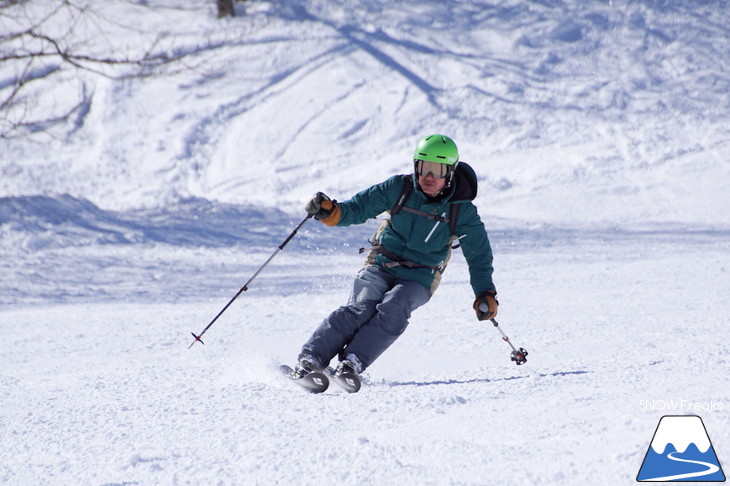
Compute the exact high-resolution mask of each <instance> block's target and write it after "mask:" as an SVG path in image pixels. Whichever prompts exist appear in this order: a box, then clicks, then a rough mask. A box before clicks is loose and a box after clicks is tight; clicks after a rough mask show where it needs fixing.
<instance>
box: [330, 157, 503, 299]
mask: <svg viewBox="0 0 730 486" xmlns="http://www.w3.org/2000/svg"><path fill="white" fill-rule="evenodd" d="M410 179H412V183H413V184H414V186H415V187H414V188H413V191H412V192H411V194H410V197H409V198H408V201H407V202H406V206H407V207H410V208H413V209H417V210H419V211H423V212H426V213H430V214H436V215H441V216H443V217H445V218H448V217H449V215H450V209H449V205H450V204H458V205H459V212H458V215H457V218H456V226H455V235H452V234H451V230H450V225H449V224H448V223H444V222H439V221H434V220H429V219H427V218H426V217H425V216H422V215H418V214H413V213H410V212H408V211H404V210H401V211H398V212H397V214H395V215H393V216H392V217H391V218H390V220H388V221H386V222H385V223H384V224H383V225H382V226H381V227H380V229H379V230H378V233H377V236H376V237H377V241H378V243H379V244H381V245H383V246H384V247H385V249H386V250H387V253H389V254H391V255H392V256H393V255H394V256H397V257H400V259H402V260H408V261H412V262H415V263H418V264H421V265H426V266H427V267H439V269H435V268H423V267H422V268H408V267H406V266H394V267H390V268H386V264H387V263H391V262H393V259H391V258H388V257H387V256H385V255H384V254H382V253H380V252H377V251H374V250H371V252H370V254H369V255H368V258H367V261H366V265H377V266H379V267H381V268H383V269H385V270H386V271H388V272H390V273H392V274H394V275H396V276H397V277H401V278H404V279H406V280H412V281H416V282H418V283H420V284H422V285H423V286H424V287H426V288H427V289H428V290H429V292H431V294H433V292H435V290H436V288H437V287H438V285H439V283H440V281H441V273H442V272H443V270H444V269H445V267H446V264H447V263H448V261H449V258H450V256H451V245H452V242H453V241H454V237H456V238H459V243H460V244H461V249H462V252H463V253H464V257H465V258H466V262H467V264H468V265H469V274H470V277H471V279H470V282H471V286H472V289H473V290H474V294H475V295H478V294H481V293H482V292H485V291H487V290H490V291H492V292H496V288H495V287H494V283H493V282H492V273H493V271H494V269H493V267H492V248H491V246H490V244H489V237H488V236H487V231H486V230H485V229H484V224H483V223H482V220H481V218H480V217H479V214H478V213H477V208H476V206H474V204H473V203H472V200H473V199H474V198H475V197H476V195H477V178H476V174H475V173H474V170H473V169H472V168H471V167H469V166H468V165H467V164H465V163H463V162H461V163H460V164H459V165H458V166H457V168H456V172H455V174H454V180H453V181H452V184H451V188H450V190H447V193H446V194H445V195H444V196H442V197H441V198H439V199H437V200H433V199H429V197H428V196H426V194H424V193H423V192H422V191H421V189H420V188H419V187H418V184H417V182H416V179H415V177H413V178H410ZM408 180H409V178H408V177H407V176H405V175H396V176H393V177H391V178H390V179H388V180H387V181H385V182H382V183H380V184H376V185H374V186H372V187H370V188H368V189H365V190H364V191H361V192H359V193H358V194H356V195H355V196H353V197H352V199H349V200H347V201H344V202H341V203H338V205H339V207H340V212H341V214H340V219H339V221H338V222H337V226H349V225H352V224H361V223H364V222H365V221H367V220H368V219H370V218H374V217H376V216H377V215H379V214H381V213H383V212H385V211H390V209H391V208H392V207H393V206H394V205H395V204H396V202H397V200H398V198H399V196H400V195H401V192H402V190H403V185H404V184H405V183H406V181H408Z"/></svg>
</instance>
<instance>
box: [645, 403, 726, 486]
mask: <svg viewBox="0 0 730 486" xmlns="http://www.w3.org/2000/svg"><path fill="white" fill-rule="evenodd" d="M636 480H637V481H639V482H644V481H646V482H650V481H656V482H660V481H677V482H684V481H707V482H718V483H721V482H724V481H725V474H724V473H723V471H722V466H720V461H718V460H717V455H716V454H715V449H714V447H712V443H711V442H710V436H709V435H707V429H705V424H704V423H703V422H702V419H701V418H700V417H698V416H696V415H665V416H664V417H662V418H661V419H660V420H659V425H657V428H656V432H654V437H653V438H652V439H651V444H649V449H648V450H647V451H646V456H644V462H643V463H642V464H641V469H639V474H638V475H637V476H636Z"/></svg>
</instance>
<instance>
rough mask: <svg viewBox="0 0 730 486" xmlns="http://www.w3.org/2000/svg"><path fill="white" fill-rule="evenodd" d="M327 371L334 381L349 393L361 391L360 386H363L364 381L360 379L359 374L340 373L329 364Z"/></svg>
mask: <svg viewBox="0 0 730 486" xmlns="http://www.w3.org/2000/svg"><path fill="white" fill-rule="evenodd" d="M325 372H326V373H327V375H329V377H330V378H331V379H332V381H334V382H335V383H336V384H337V385H338V386H339V387H340V388H342V389H343V390H345V391H346V392H347V393H357V392H358V391H360V387H361V386H362V382H361V381H360V377H359V376H357V375H356V374H354V373H340V374H339V375H338V374H336V373H335V370H334V369H333V368H332V367H331V366H328V367H327V368H326V369H325Z"/></svg>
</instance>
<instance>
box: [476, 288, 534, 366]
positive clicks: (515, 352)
mask: <svg viewBox="0 0 730 486" xmlns="http://www.w3.org/2000/svg"><path fill="white" fill-rule="evenodd" d="M479 310H480V311H482V312H489V306H488V305H487V304H485V303H483V302H482V303H481V304H479ZM490 320H491V321H492V324H494V327H496V328H497V330H498V331H499V333H500V334H501V335H502V340H503V341H505V342H506V343H507V344H509V346H510V348H512V354H511V355H510V359H511V360H512V361H514V362H515V364H516V365H521V364H525V363H526V362H527V350H526V349H525V348H520V349H517V348H515V347H514V345H513V344H512V341H510V340H509V338H508V337H507V335H506V334H505V333H504V331H503V330H502V328H501V327H499V323H498V322H497V321H496V319H490Z"/></svg>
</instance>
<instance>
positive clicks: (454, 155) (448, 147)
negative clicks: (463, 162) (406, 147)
mask: <svg viewBox="0 0 730 486" xmlns="http://www.w3.org/2000/svg"><path fill="white" fill-rule="evenodd" d="M413 160H425V161H426V162H437V163H439V164H446V165H452V166H455V165H456V164H457V163H458V162H459V150H458V149H457V148H456V144H455V143H454V141H453V140H451V139H450V138H449V137H447V136H446V135H438V134H435V135H429V136H428V137H424V138H423V139H421V141H420V142H418V145H416V152H415V153H414V154H413Z"/></svg>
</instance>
